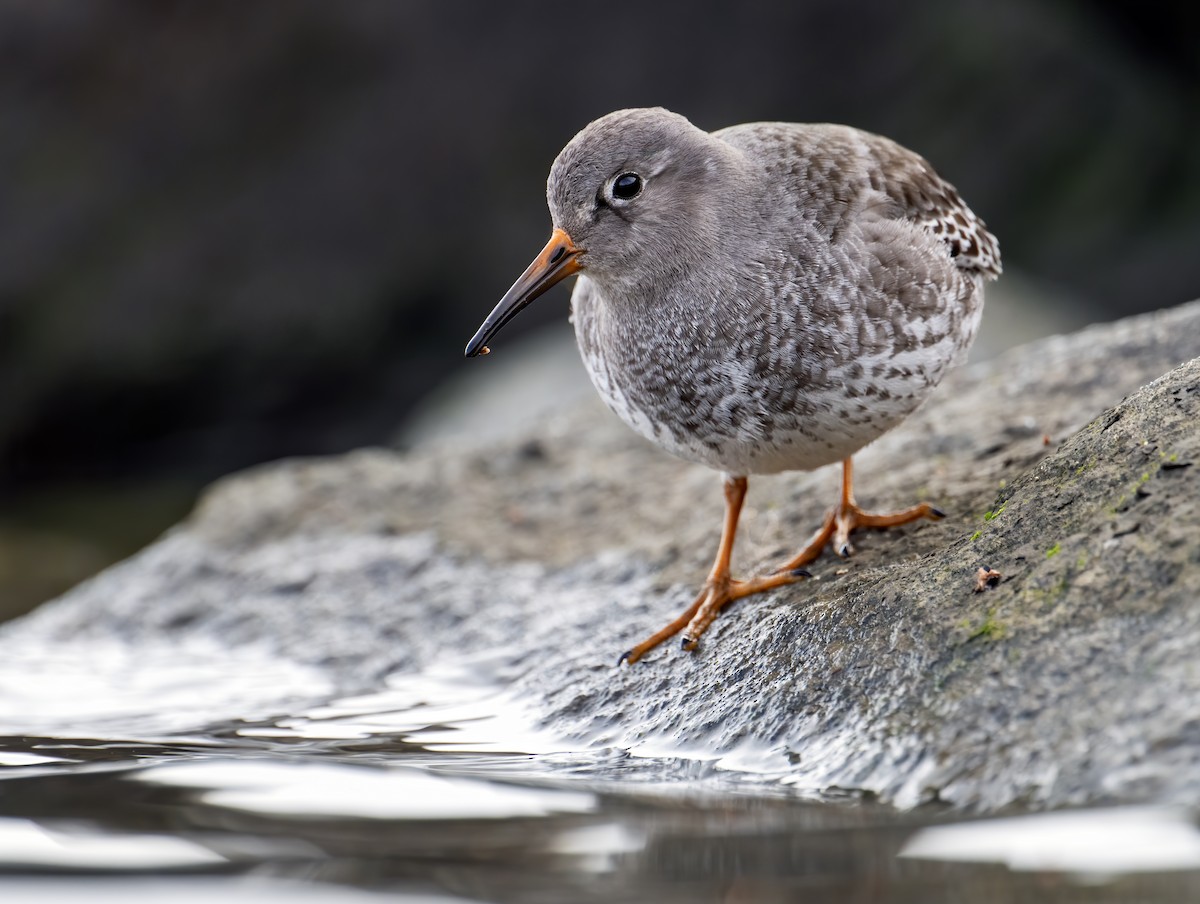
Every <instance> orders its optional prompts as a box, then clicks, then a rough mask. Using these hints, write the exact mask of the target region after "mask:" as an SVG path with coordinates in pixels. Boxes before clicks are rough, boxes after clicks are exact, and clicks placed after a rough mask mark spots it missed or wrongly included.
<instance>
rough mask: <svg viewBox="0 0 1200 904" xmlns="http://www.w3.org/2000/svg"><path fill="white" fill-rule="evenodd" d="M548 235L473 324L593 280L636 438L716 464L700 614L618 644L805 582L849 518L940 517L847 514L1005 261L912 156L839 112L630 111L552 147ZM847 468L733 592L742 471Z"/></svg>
mask: <svg viewBox="0 0 1200 904" xmlns="http://www.w3.org/2000/svg"><path fill="white" fill-rule="evenodd" d="M547 196H548V200H549V205H550V211H551V214H552V216H553V220H554V226H555V232H554V235H553V236H552V238H551V241H550V243H549V244H547V246H546V248H545V249H544V250H543V252H542V254H541V255H539V257H538V258H537V259H536V260H535V261H534V263H533V264H532V265H531V266H530V268H529V269H528V270H527V271H526V273H525V274H524V275H523V276H522V277H521V279H520V280H518V282H517V283H516V284H515V285H514V286H513V288H512V289H511V290H510V291H509V293H508V295H506V296H505V298H504V300H502V301H501V303H500V304H499V305H498V306H497V308H496V309H495V310H494V311H493V312H492V315H491V316H489V318H488V319H487V321H485V323H484V325H483V326H482V327H481V328H480V331H479V333H477V334H476V336H475V338H474V339H473V340H472V342H471V344H470V345H468V348H467V353H468V355H472V354H476V353H478V352H479V351H480V350H481V348H482V347H483V346H484V343H485V342H486V341H488V339H489V338H490V337H491V336H492V335H494V334H495V333H496V332H497V331H498V330H499V328H500V327H502V326H503V325H504V323H506V322H507V321H508V320H509V319H511V317H512V316H514V315H515V314H516V312H517V311H519V310H520V309H521V307H523V306H524V305H525V304H527V303H528V302H529V301H530V300H532V298H534V297H536V295H537V294H540V292H542V291H544V290H545V289H546V288H548V287H549V286H550V285H552V284H553V283H554V282H556V281H558V279H561V278H562V277H564V276H566V275H570V274H571V273H575V272H580V271H582V274H583V275H582V276H581V277H580V278H579V280H578V282H577V284H576V287H575V292H574V295H573V296H572V312H573V320H574V324H575V332H576V337H577V339H578V341H579V347H580V351H581V353H582V355H583V360H584V363H585V365H586V367H587V370H588V373H589V374H590V376H591V378H592V381H593V383H594V384H595V386H596V389H597V391H598V392H599V393H600V395H601V397H602V398H603V399H604V400H605V402H606V403H607V404H608V405H609V407H611V408H612V409H613V410H614V411H615V412H616V413H617V414H618V415H619V416H620V417H621V418H622V420H624V421H625V422H626V423H627V424H629V425H630V426H631V427H632V428H633V429H634V430H636V431H637V432H638V433H640V434H642V435H643V436H645V437H647V438H648V439H650V440H652V441H653V442H655V443H657V444H658V445H660V446H662V447H663V448H665V449H666V450H668V451H670V452H672V453H674V454H676V455H679V456H680V457H682V458H685V459H688V460H690V461H695V462H699V463H700V464H704V465H708V466H709V467H712V468H715V469H717V470H720V471H722V472H724V473H725V475H726V499H727V503H728V508H727V518H726V526H725V532H724V534H723V537H722V543H721V549H720V552H719V554H718V557H717V562H716V564H715V565H714V568H713V572H712V573H711V574H710V576H709V580H708V581H707V582H706V584H705V588H704V590H703V591H702V592H701V594H700V596H699V597H698V598H697V600H696V602H695V603H694V604H693V606H692V607H691V608H690V609H689V610H688V612H687V613H685V615H684V616H682V617H681V618H680V619H677V620H676V622H675V623H672V625H670V626H668V628H667V629H664V631H663V632H659V635H655V637H654V638H651V640H650V641H647V642H645V643H643V644H640V645H639V646H638V647H635V648H634V650H632V651H631V652H630V654H628V656H627V658H628V660H629V661H631V662H632V661H634V660H636V659H637V658H639V657H640V656H641V655H642V654H643V653H644V652H645V651H646V650H647V649H649V648H650V647H652V646H653V645H655V644H656V643H658V642H659V641H660V640H661V639H663V637H665V636H669V634H673V633H676V632H677V631H678V630H680V629H684V628H686V631H685V635H684V646H685V647H687V648H691V647H694V646H695V642H696V640H697V638H698V637H699V634H700V633H701V632H702V631H703V630H704V629H705V628H706V627H707V625H708V624H709V623H710V622H711V621H712V619H713V618H715V616H716V614H717V612H718V611H719V610H720V608H721V607H722V606H723V605H725V604H726V603H727V602H729V601H731V600H733V599H737V598H739V597H740V596H744V595H746V594H748V593H755V592H759V591H761V590H764V589H769V588H770V587H775V586H779V585H780V584H784V583H788V582H790V581H791V580H794V579H796V577H797V576H798V575H797V572H798V570H799V569H801V567H802V566H803V565H804V564H807V563H808V562H811V561H812V560H813V559H815V558H816V557H817V555H819V553H820V551H821V549H822V548H823V547H824V546H825V545H826V544H827V542H828V541H829V540H830V539H833V540H834V542H835V544H836V546H837V549H838V551H839V552H840V553H842V554H843V555H845V554H848V553H849V551H850V547H849V541H848V537H849V534H850V532H851V531H852V530H854V529H855V527H859V526H866V525H872V526H889V525H892V524H902V523H905V522H906V521H909V520H913V519H915V518H919V517H936V516H937V515H939V514H940V513H937V512H936V510H934V509H932V508H931V507H929V506H927V505H925V506H918V507H915V508H913V509H910V510H907V511H905V512H901V513H896V514H895V515H891V516H874V515H867V514H866V513H863V512H861V510H859V509H858V508H857V506H855V505H854V501H853V495H852V486H851V471H850V467H849V459H850V456H851V455H853V454H854V453H855V452H857V451H858V450H859V449H861V448H862V447H863V446H865V445H866V444H867V443H869V442H871V441H872V440H874V439H877V438H878V437H879V436H880V435H882V434H883V433H884V432H886V431H887V430H889V429H891V428H892V427H894V426H895V425H896V424H898V423H900V422H901V421H902V420H903V419H904V418H905V417H907V416H908V415H910V414H911V413H912V412H913V411H914V410H916V408H917V407H918V406H919V405H920V404H921V403H922V402H923V401H924V400H925V398H926V397H927V396H928V394H929V393H930V392H931V391H932V390H933V388H934V387H935V386H936V385H937V384H938V382H939V381H940V380H941V379H942V377H943V376H944V375H945V373H946V371H947V369H948V368H949V367H951V366H952V365H953V364H954V363H955V362H956V361H958V360H959V359H960V358H961V357H962V355H963V353H964V352H965V350H966V349H967V347H968V346H969V345H970V343H971V341H972V340H973V339H974V336H975V332H976V329H977V327H978V324H979V318H980V315H981V314H982V309H983V283H984V281H986V280H988V279H992V278H994V277H995V276H997V275H998V274H999V272H1000V253H999V246H998V244H997V242H996V240H995V238H994V237H993V236H992V235H991V234H990V233H989V232H988V231H987V229H986V228H985V226H984V224H983V222H982V221H981V220H980V219H979V218H978V217H976V216H975V214H974V213H972V212H971V210H970V209H969V208H968V207H967V206H966V205H965V204H964V203H963V201H962V199H961V198H960V197H959V195H958V193H957V192H956V191H955V189H954V187H953V186H951V185H950V184H949V183H947V182H946V181H944V180H943V179H941V178H940V177H939V176H938V175H937V174H936V173H935V172H934V170H933V168H932V167H931V166H930V165H929V164H928V163H927V162H926V161H925V160H924V159H923V158H922V157H920V156H919V155H917V154H915V153H913V152H912V151H909V150H907V149H905V148H903V147H901V146H900V145H898V144H896V143H895V142H893V141H890V140H888V139H886V138H883V137H880V136H878V135H872V134H869V133H866V132H862V131H859V130H857V129H852V128H849V127H846V126H837V125H825V124H819V125H800V124H791V123H752V124H748V125H741V126H733V127H731V128H728V129H723V130H721V131H719V132H714V133H712V134H709V133H706V132H703V131H701V130H700V129H697V128H696V127H695V126H693V125H692V124H691V123H689V122H688V121H687V120H686V119H684V118H683V117H681V116H677V115H676V114H673V113H669V112H667V111H665V110H662V109H657V108H656V109H639V110H622V111H618V112H616V113H612V114H609V115H608V116H605V117H603V118H601V119H599V120H596V121H595V122H593V123H591V124H590V125H589V126H587V127H586V128H585V129H584V130H583V131H581V132H580V133H579V134H578V135H576V136H575V138H573V139H572V140H571V142H570V143H568V145H567V146H566V147H565V148H564V149H563V151H562V153H561V154H559V156H558V159H557V160H556V161H555V162H554V166H553V167H552V169H551V171H550V178H549V182H548V188H547ZM836 461H843V462H845V469H844V484H843V494H842V500H841V502H840V504H839V505H838V506H837V507H836V509H835V511H834V512H832V513H831V514H830V516H829V517H828V518H827V519H826V522H825V525H824V526H823V527H822V529H821V531H819V532H818V535H817V536H816V537H814V539H813V541H812V542H810V543H809V544H808V545H807V546H806V547H805V549H804V550H803V551H802V552H801V553H800V555H798V556H797V557H796V558H795V559H793V560H792V561H791V562H789V563H787V564H786V565H785V566H784V567H783V568H782V569H781V570H780V571H779V572H777V573H776V574H774V575H771V576H768V577H767V578H763V579H758V580H756V581H751V582H747V583H745V584H740V583H739V582H735V581H732V579H731V578H730V577H729V569H728V565H729V556H730V554H731V552H732V546H733V534H734V531H735V530H736V524H737V511H738V510H739V509H740V505H741V497H742V495H744V492H745V480H744V478H745V476H746V475H749V474H762V473H774V472H778V471H785V470H795V469H812V468H816V467H820V466H822V465H825V464H830V463H832V462H836Z"/></svg>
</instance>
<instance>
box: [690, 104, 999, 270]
mask: <svg viewBox="0 0 1200 904" xmlns="http://www.w3.org/2000/svg"><path fill="white" fill-rule="evenodd" d="M713 136H714V137H715V138H718V139H720V140H722V141H724V142H726V143H727V144H729V145H731V146H733V147H735V148H737V149H738V150H740V151H741V152H742V153H743V154H745V155H746V156H747V157H748V158H750V159H752V160H753V161H754V162H755V164H756V165H758V166H761V167H762V168H763V170H764V171H765V174H766V176H767V178H768V179H769V180H771V182H772V183H773V184H774V185H775V186H776V188H777V189H779V190H782V191H785V192H786V193H787V194H788V195H789V196H791V197H794V198H795V200H796V202H797V204H798V205H799V206H800V207H801V208H802V209H803V210H804V211H805V212H806V213H808V214H809V215H811V216H812V217H813V218H814V219H815V220H816V221H817V223H818V224H819V225H820V226H822V227H823V228H825V229H827V230H829V231H830V233H831V234H832V233H834V232H836V231H837V230H839V229H840V228H842V227H843V226H844V223H845V221H846V219H847V218H849V217H862V216H864V215H865V216H878V217H882V218H886V219H905V220H908V221H910V222H912V223H914V224H915V225H917V226H918V227H920V228H921V229H923V230H925V231H927V232H928V233H930V234H931V235H933V236H935V237H936V238H937V239H939V240H940V241H941V242H942V243H944V245H945V247H946V250H947V253H948V254H949V255H950V256H951V257H952V258H953V259H954V262H955V264H956V265H957V266H958V267H959V268H960V269H962V270H967V271H972V272H975V273H977V274H978V275H980V276H982V277H984V278H988V279H990V278H994V277H995V276H998V275H999V274H1000V246H999V243H998V242H997V241H996V238H995V236H993V235H992V234H991V233H990V232H989V231H988V229H987V226H986V224H984V222H983V220H982V219H980V218H979V217H978V216H976V215H975V213H974V212H973V211H972V210H971V209H970V208H969V207H968V206H967V205H966V203H965V202H964V201H963V199H962V197H961V196H960V195H959V193H958V191H957V190H956V189H955V188H954V186H953V185H951V184H950V183H949V182H947V181H946V180H945V179H943V178H942V177H941V176H939V175H938V174H937V172H936V171H935V170H934V168H933V167H932V166H931V165H930V163H929V162H928V161H927V160H926V159H925V158H924V157H922V156H921V155H920V154H917V153H916V152H915V151H910V150H909V149H908V148H906V147H904V146H903V145H900V144H898V143H896V142H895V141H892V140H891V139H889V138H885V137H884V136H882V135H876V134H874V133H871V132H865V131H863V130H861V129H856V128H853V127H851V126H844V125H836V124H832V123H783V122H758V123H748V124H745V125H739V126H731V127H730V128H727V129H722V130H721V131H719V132H714V133H713Z"/></svg>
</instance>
